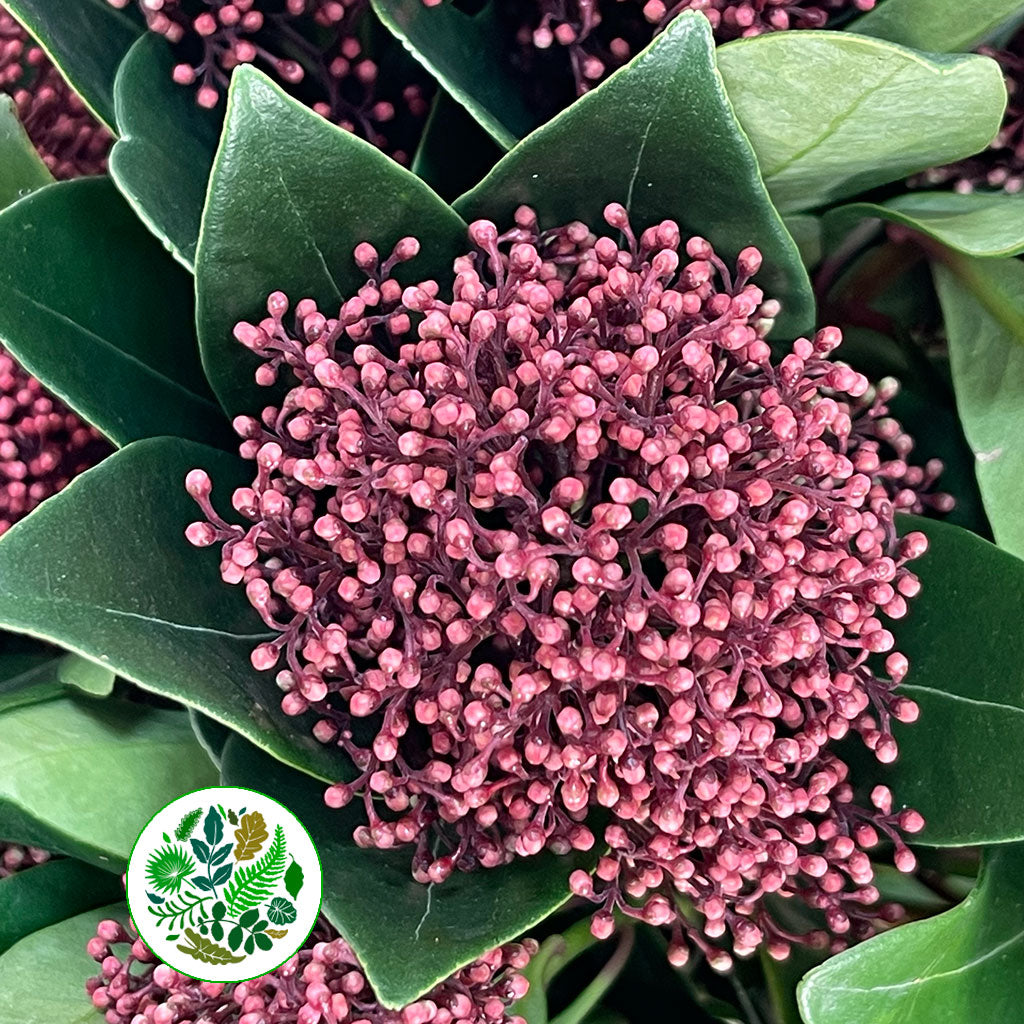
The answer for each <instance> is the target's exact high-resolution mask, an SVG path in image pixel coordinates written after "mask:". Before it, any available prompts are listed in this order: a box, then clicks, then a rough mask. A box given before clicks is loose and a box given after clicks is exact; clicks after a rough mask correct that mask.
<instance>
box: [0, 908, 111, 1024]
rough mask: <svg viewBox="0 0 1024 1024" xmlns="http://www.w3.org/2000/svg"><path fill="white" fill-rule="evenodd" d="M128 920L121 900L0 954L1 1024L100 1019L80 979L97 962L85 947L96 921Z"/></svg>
mask: <svg viewBox="0 0 1024 1024" xmlns="http://www.w3.org/2000/svg"><path fill="white" fill-rule="evenodd" d="M111 917H112V918H115V919H117V920H120V921H127V919H128V912H127V910H126V909H125V906H124V904H123V903H116V904H113V905H111V906H106V907H100V908H99V909H98V910H89V911H87V912H86V913H84V914H79V915H78V916H77V917H69V918H68V919H67V920H66V921H61V922H60V924H55V925H51V926H50V927H49V928H42V929H40V930H39V931H37V932H33V933H32V934H31V935H29V936H27V937H26V938H24V939H22V940H21V941H20V942H19V943H17V944H16V945H14V946H12V947H11V948H10V949H9V950H8V951H7V952H6V953H4V955H3V956H2V957H0V1024H25V1022H26V1021H27V1020H32V1019H33V1018H32V1017H30V1016H28V1014H35V1019H36V1020H39V1021H41V1022H44V1024H97V1021H102V1019H103V1018H102V1017H100V1016H99V1015H98V1014H97V1013H96V1009H95V1007H93V1006H92V1004H91V1003H90V1001H89V997H88V996H87V995H86V994H85V979H86V978H90V977H92V976H93V975H95V974H96V973H97V970H98V965H97V964H96V961H95V960H93V958H92V957H91V956H89V954H88V953H86V951H85V944H86V943H87V942H88V941H89V939H91V938H92V937H93V935H95V934H96V925H98V924H99V922H100V921H103V920H105V919H107V918H111Z"/></svg>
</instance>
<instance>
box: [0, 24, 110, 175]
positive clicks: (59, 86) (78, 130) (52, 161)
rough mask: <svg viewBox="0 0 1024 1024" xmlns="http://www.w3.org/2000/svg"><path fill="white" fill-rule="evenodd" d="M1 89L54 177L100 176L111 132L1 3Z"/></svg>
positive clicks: (108, 147)
mask: <svg viewBox="0 0 1024 1024" xmlns="http://www.w3.org/2000/svg"><path fill="white" fill-rule="evenodd" d="M0 92H5V93H7V94H8V95H9V96H10V97H12V99H13V100H14V103H15V106H16V107H17V111H18V117H19V119H20V120H21V123H22V124H23V125H24V126H25V131H26V132H27V133H28V137H29V138H30V139H31V140H32V144H33V145H34V146H35V147H36V150H37V151H38V152H39V155H40V156H41V157H42V158H43V162H44V163H45V164H46V166H47V167H48V168H49V169H50V173H51V174H53V176H54V177H55V178H60V179H66V178H78V177H81V176H82V175H84V174H102V173H103V172H104V171H105V170H106V166H107V152H108V151H109V149H110V143H111V139H110V135H109V133H108V132H107V130H106V128H104V127H103V126H102V125H101V124H99V123H98V122H97V121H96V120H95V118H94V117H93V116H92V114H90V113H89V111H88V110H87V109H86V106H85V104H84V103H83V102H82V101H81V99H79V97H78V96H77V94H76V93H74V92H73V91H72V89H71V87H70V86H69V85H68V84H67V82H65V81H64V79H63V78H61V76H60V74H59V73H58V71H57V69H56V68H55V67H54V66H53V64H51V63H50V59H49V58H48V57H47V56H46V54H45V53H44V52H43V49H42V47H40V46H38V45H37V44H36V43H35V41H34V40H33V39H32V38H31V36H29V34H28V33H27V32H26V31H25V30H24V29H23V28H22V27H21V25H20V24H18V22H17V21H15V20H14V18H13V17H11V15H10V14H8V13H7V11H6V10H5V9H4V8H3V6H0Z"/></svg>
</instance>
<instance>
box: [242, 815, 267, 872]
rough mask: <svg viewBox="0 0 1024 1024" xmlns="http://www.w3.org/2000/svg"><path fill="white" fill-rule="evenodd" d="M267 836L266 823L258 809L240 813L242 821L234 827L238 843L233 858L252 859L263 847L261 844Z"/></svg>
mask: <svg viewBox="0 0 1024 1024" xmlns="http://www.w3.org/2000/svg"><path fill="white" fill-rule="evenodd" d="M269 838H270V833H269V832H268V831H267V823H266V822H265V821H264V820H263V815H262V814H260V812H259V811H252V812H250V813H249V814H244V815H242V823H241V825H239V826H238V828H236V829H235V839H237V840H238V845H237V846H236V847H235V860H237V861H243V860H252V859H253V858H254V857H255V856H256V854H257V853H259V852H260V850H262V849H263V844H264V843H265V842H266V841H267V840H268V839H269Z"/></svg>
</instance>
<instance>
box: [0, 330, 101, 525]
mask: <svg viewBox="0 0 1024 1024" xmlns="http://www.w3.org/2000/svg"><path fill="white" fill-rule="evenodd" d="M109 450H110V446H109V445H108V444H107V442H106V441H104V440H103V438H102V437H100V435H99V434H98V433H97V432H96V431H95V430H94V429H93V428H92V427H90V426H89V425H88V424H86V423H84V422H83V421H82V420H80V419H79V418H78V416H76V415H75V413H73V412H72V411H71V410H70V409H68V408H67V407H66V406H65V405H64V404H63V403H62V402H61V401H60V400H59V399H57V398H54V397H53V396H52V395H50V394H48V393H47V392H46V391H45V390H44V388H43V386H42V384H40V383H39V381H37V380H36V379H35V377H33V376H31V375H30V374H28V373H26V372H25V370H24V369H22V367H21V366H19V365H18V363H17V362H16V361H15V360H14V359H13V358H12V357H11V356H10V355H9V354H8V353H7V352H5V351H4V350H3V349H2V348H0V533H3V532H5V531H6V530H8V529H10V527H11V526H13V525H14V524H15V523H16V522H17V521H18V520H19V519H22V518H24V517H25V516H27V515H28V514H29V512H31V511H32V509H34V508H35V507H36V506H37V505H38V504H39V503H40V502H41V501H44V500H45V499H46V498H49V497H50V495H52V494H56V493H57V492H58V491H59V490H62V489H63V488H64V487H66V486H67V485H68V484H69V483H70V482H71V481H72V480H73V479H74V478H75V477H76V476H77V475H78V474H79V473H81V472H84V471H85V470H87V469H89V467H90V466H94V465H95V464H96V463H97V462H99V460H100V459H101V458H103V457H104V456H105V455H106V454H107V453H108V452H109Z"/></svg>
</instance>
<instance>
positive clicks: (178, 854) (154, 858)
mask: <svg viewBox="0 0 1024 1024" xmlns="http://www.w3.org/2000/svg"><path fill="white" fill-rule="evenodd" d="M195 869H196V862H195V860H194V859H193V857H192V856H191V854H188V853H186V852H185V851H184V850H183V849H182V848H181V847H180V846H170V845H168V846H164V847H162V848H161V849H159V850H154V851H153V852H152V853H151V854H150V855H149V860H148V861H147V862H146V881H147V882H149V884H150V885H151V886H152V887H153V888H154V889H156V890H157V891H158V892H164V893H176V892H177V891H178V890H179V889H180V888H181V883H182V882H184V881H185V879H186V878H188V876H189V875H190V874H192V872H193V871H195Z"/></svg>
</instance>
